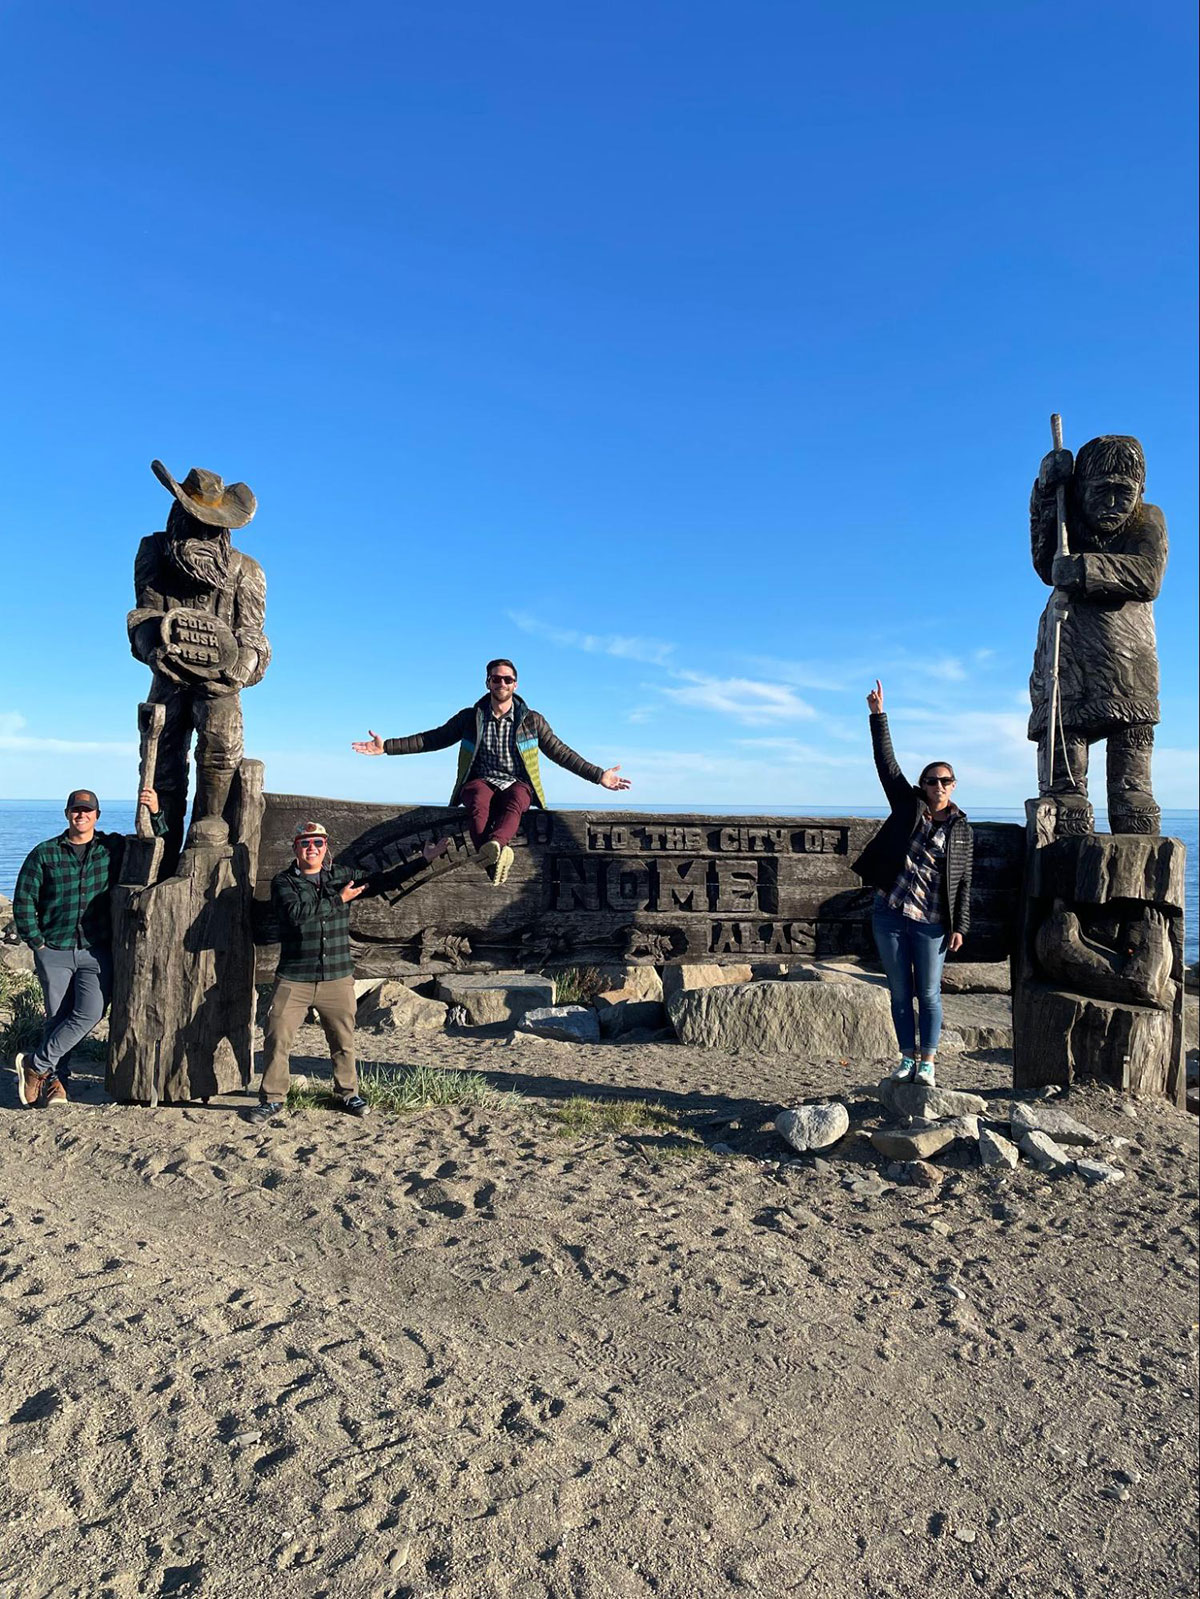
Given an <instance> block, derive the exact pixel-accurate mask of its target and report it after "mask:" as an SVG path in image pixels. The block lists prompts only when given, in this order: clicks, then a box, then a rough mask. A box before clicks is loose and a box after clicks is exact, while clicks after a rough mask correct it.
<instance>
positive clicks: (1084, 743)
mask: <svg viewBox="0 0 1200 1599" xmlns="http://www.w3.org/2000/svg"><path fill="white" fill-rule="evenodd" d="M1051 422H1052V427H1053V430H1054V442H1055V448H1054V449H1053V450H1052V451H1051V452H1050V454H1049V455H1047V456H1046V457H1045V458H1044V460H1043V461H1042V465H1041V470H1040V472H1039V473H1038V478H1037V482H1036V483H1035V484H1034V486H1033V496H1032V500H1031V503H1030V524H1031V531H1032V542H1033V564H1034V566H1035V567H1036V568H1037V572H1038V575H1039V576H1040V577H1041V578H1042V579H1043V581H1044V582H1046V583H1050V584H1052V585H1053V586H1054V593H1053V595H1052V596H1051V598H1050V601H1049V603H1048V604H1047V606H1046V609H1045V611H1044V613H1043V615H1042V619H1041V624H1040V626H1039V628H1038V642H1037V653H1036V656H1035V660H1034V669H1033V676H1032V677H1031V679H1030V685H1029V686H1030V697H1031V700H1032V702H1033V713H1032V715H1031V716H1030V719H1029V736H1030V738H1031V739H1036V740H1037V742H1038V756H1039V761H1038V791H1039V796H1040V797H1039V798H1038V799H1037V800H1031V801H1030V802H1029V803H1028V805H1027V806H1026V813H1027V824H1028V825H1027V869H1026V875H1025V914H1024V925H1023V929H1022V937H1021V940H1020V941H1019V944H1018V947H1017V951H1016V953H1015V955H1014V958H1013V1082H1014V1084H1015V1086H1016V1087H1017V1088H1024V1089H1029V1088H1037V1087H1040V1086H1041V1085H1043V1084H1045V1083H1058V1084H1060V1085H1062V1086H1064V1087H1067V1086H1069V1085H1070V1084H1071V1083H1072V1082H1074V1081H1075V1080H1076V1079H1077V1078H1098V1079H1100V1080H1101V1081H1102V1082H1107V1083H1109V1084H1111V1085H1112V1086H1113V1087H1114V1088H1121V1089H1125V1090H1127V1091H1130V1092H1134V1093H1143V1094H1154V1095H1161V1096H1162V1097H1164V1098H1166V1099H1169V1100H1172V1101H1173V1102H1175V1103H1182V1097H1183V1090H1184V1074H1183V982H1182V977H1183V914H1184V891H1183V885H1184V847H1183V845H1182V844H1181V843H1180V842H1179V840H1178V839H1173V838H1162V837H1160V836H1159V833H1160V829H1161V813H1160V811H1159V808H1158V806H1157V804H1156V803H1155V800H1154V790H1153V786H1152V783H1151V776H1150V759H1151V755H1152V753H1153V748H1154V727H1155V724H1156V723H1157V721H1158V657H1157V653H1156V650H1155V642H1154V613H1153V601H1154V599H1155V598H1156V596H1157V595H1158V592H1159V589H1160V587H1161V585H1162V579H1163V572H1164V570H1165V568H1166V564H1167V527H1166V522H1165V520H1164V518H1163V514H1162V512H1161V511H1160V510H1159V508H1158V506H1156V505H1148V504H1147V503H1146V502H1145V500H1144V499H1143V498H1142V493H1143V490H1144V488H1145V483H1146V463H1145V459H1144V457H1143V455H1142V447H1141V445H1140V444H1139V443H1138V441H1137V440H1136V439H1133V438H1127V437H1125V436H1121V435H1105V436H1104V437H1101V438H1096V439H1092V440H1091V441H1090V442H1089V443H1087V444H1085V445H1084V446H1083V448H1082V449H1081V450H1080V451H1079V454H1078V456H1077V457H1075V458H1074V460H1073V459H1072V457H1071V452H1070V451H1069V450H1064V449H1063V448H1062V447H1061V445H1062V435H1061V423H1060V422H1059V419H1058V418H1057V417H1054V418H1052V419H1051ZM1101 739H1105V740H1107V745H1108V748H1107V762H1108V774H1107V775H1108V819H1109V827H1110V830H1111V831H1110V833H1108V834H1099V833H1096V832H1095V831H1094V822H1093V816H1092V807H1091V804H1090V803H1089V801H1088V790H1087V772H1088V754H1089V750H1090V747H1091V745H1092V744H1093V743H1095V742H1097V741H1098V740H1101Z"/></svg>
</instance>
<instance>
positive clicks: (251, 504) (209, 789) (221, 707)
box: [128, 461, 271, 871]
mask: <svg viewBox="0 0 1200 1599" xmlns="http://www.w3.org/2000/svg"><path fill="white" fill-rule="evenodd" d="M150 469H151V471H152V472H153V473H154V475H155V477H156V478H157V479H158V480H159V482H160V483H161V484H162V485H163V486H164V488H166V489H167V490H168V491H169V493H170V494H171V496H172V497H173V499H174V502H175V503H174V504H173V505H172V506H171V510H170V514H169V516H168V517H167V525H166V527H165V529H163V530H162V531H161V532H159V533H152V534H150V535H149V537H147V538H144V539H143V540H142V542H141V545H140V546H139V548H138V552H137V558H136V560H135V561H134V568H133V586H134V594H135V600H136V604H135V608H134V609H133V610H132V611H131V612H130V613H129V618H128V629H129V645H130V648H131V650H132V651H133V653H134V655H135V656H136V657H137V659H138V660H140V661H144V662H145V663H146V665H147V666H148V667H149V668H150V670H151V672H152V673H153V674H154V677H153V682H152V684H151V688H150V696H149V698H150V703H151V704H159V705H162V706H163V707H164V708H165V721H164V724H163V729H162V733H161V735H160V737H159V744H158V761H157V766H156V768H155V775H156V782H155V786H156V788H157V789H158V790H159V792H160V794H161V796H162V806H163V810H164V811H165V813H166V816H167V822H168V828H167V849H166V854H167V861H166V870H168V871H170V870H171V867H172V864H173V862H174V859H175V858H176V857H177V855H178V852H179V846H180V843H181V841H182V838H183V822H184V812H185V810H186V806H187V757H188V748H189V746H190V744H191V742H192V736H193V734H194V735H195V739H196V749H195V762H196V798H195V804H194V807H193V812H192V830H191V833H190V834H189V843H195V844H223V843H224V842H225V841H226V839H227V837H228V828H227V826H226V823H225V819H224V815H223V813H224V809H225V802H226V800H227V799H228V797H229V790H230V786H231V784H232V782H233V774H234V773H235V772H236V771H237V768H238V764H239V762H240V761H241V759H242V748H243V746H242V707H241V700H240V698H239V695H240V691H241V690H242V689H243V688H249V687H252V686H253V685H254V684H255V683H257V682H258V681H259V680H260V679H261V678H262V676H263V673H264V672H265V671H266V669H267V664H268V662H269V661H270V659H271V648H270V645H269V644H268V643H267V639H266V636H265V635H264V633H263V630H262V629H263V620H264V616H265V611H266V593H267V590H266V580H265V579H264V577H263V571H262V567H261V566H259V564H258V562H257V561H254V560H251V558H250V556H248V555H245V554H243V553H242V551H241V550H237V549H234V547H233V544H232V542H231V539H230V533H231V530H233V529H235V528H240V527H245V526H246V525H247V524H248V523H249V521H250V519H251V518H252V517H253V515H254V513H255V510H256V509H257V501H256V500H255V498H254V495H253V494H252V493H251V492H250V490H249V488H247V486H246V485H245V484H244V483H225V482H223V481H222V479H221V478H220V477H218V476H217V474H216V473H215V472H206V471H204V470H202V469H201V468H199V467H193V468H192V470H191V471H190V472H189V473H188V475H187V476H186V477H185V478H184V480H183V481H182V483H180V482H177V481H176V479H175V478H174V477H172V476H171V474H170V472H168V471H167V469H166V467H165V466H164V465H163V464H162V462H161V461H152V462H151V463H150Z"/></svg>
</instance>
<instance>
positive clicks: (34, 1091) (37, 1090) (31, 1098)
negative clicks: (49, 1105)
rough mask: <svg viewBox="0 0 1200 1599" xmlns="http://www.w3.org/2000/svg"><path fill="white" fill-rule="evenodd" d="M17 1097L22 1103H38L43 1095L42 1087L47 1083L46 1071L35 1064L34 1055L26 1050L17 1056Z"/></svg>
mask: <svg viewBox="0 0 1200 1599" xmlns="http://www.w3.org/2000/svg"><path fill="white" fill-rule="evenodd" d="M16 1066H17V1098H18V1099H19V1100H20V1101H21V1103H22V1105H36V1104H37V1102H38V1100H39V1099H41V1097H42V1088H43V1086H44V1085H45V1082H46V1077H45V1073H43V1072H39V1071H38V1070H37V1069H36V1068H35V1067H34V1064H33V1056H32V1055H31V1054H30V1053H29V1052H28V1051H25V1052H24V1053H23V1054H20V1055H18V1056H17V1061H16Z"/></svg>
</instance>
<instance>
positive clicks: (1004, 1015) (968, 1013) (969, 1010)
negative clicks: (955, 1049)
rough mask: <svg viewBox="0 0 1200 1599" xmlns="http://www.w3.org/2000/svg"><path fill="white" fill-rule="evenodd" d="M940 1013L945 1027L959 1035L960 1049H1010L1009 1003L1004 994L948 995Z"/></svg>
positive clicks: (1010, 1021) (1010, 1018)
mask: <svg viewBox="0 0 1200 1599" xmlns="http://www.w3.org/2000/svg"><path fill="white" fill-rule="evenodd" d="M942 1011H943V1015H944V1017H945V1022H946V1027H947V1028H948V1029H951V1028H952V1029H953V1030H954V1031H955V1032H956V1033H958V1034H959V1035H960V1036H961V1038H962V1047H963V1049H1011V1048H1012V1041H1013V1032H1012V1001H1011V999H1010V998H1009V996H1008V995H1007V994H984V993H970V994H949V993H948V994H946V995H945V997H944V999H943V1001H942ZM943 1047H944V1046H943Z"/></svg>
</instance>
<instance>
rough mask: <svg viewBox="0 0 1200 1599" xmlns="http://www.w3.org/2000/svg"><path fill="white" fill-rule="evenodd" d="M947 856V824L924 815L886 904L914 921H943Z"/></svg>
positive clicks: (909, 843)
mask: <svg viewBox="0 0 1200 1599" xmlns="http://www.w3.org/2000/svg"><path fill="white" fill-rule="evenodd" d="M945 853H946V823H945V822H935V821H934V819H933V817H932V816H930V814H929V812H928V811H926V812H924V814H923V815H922V817H921V819H920V821H919V822H918V823H917V825H916V827H914V828H913V834H912V837H911V838H910V839H909V841H908V853H907V855H906V856H905V857H904V866H903V869H902V870H901V872H900V875H899V877H897V879H896V882H895V886H894V887H893V889H892V892H891V893H890V894H889V895H888V896H887V902H888V904H889V905H890V906H891V907H892V909H893V910H894V911H899V912H900V914H901V916H907V917H908V918H909V919H910V921H914V922H940V921H941V920H942V904H941V890H942V856H943V855H944V854H945Z"/></svg>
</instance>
